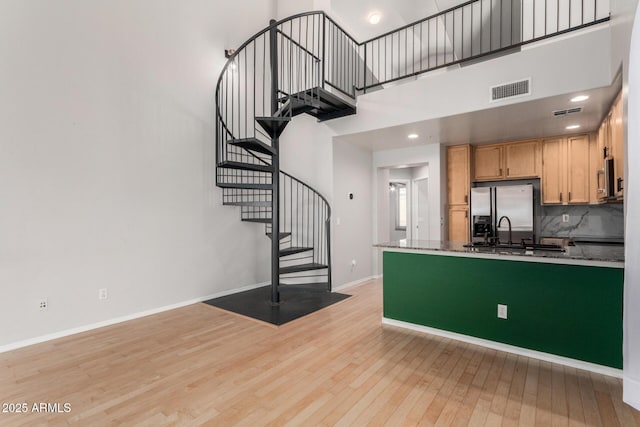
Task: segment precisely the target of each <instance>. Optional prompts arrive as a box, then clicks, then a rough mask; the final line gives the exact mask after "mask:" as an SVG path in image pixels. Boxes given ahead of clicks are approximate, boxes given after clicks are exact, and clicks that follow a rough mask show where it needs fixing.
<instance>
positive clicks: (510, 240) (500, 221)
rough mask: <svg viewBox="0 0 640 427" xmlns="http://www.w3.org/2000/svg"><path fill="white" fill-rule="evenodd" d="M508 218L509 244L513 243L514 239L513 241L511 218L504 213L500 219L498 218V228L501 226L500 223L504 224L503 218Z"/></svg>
mask: <svg viewBox="0 0 640 427" xmlns="http://www.w3.org/2000/svg"><path fill="white" fill-rule="evenodd" d="M503 219H506V220H507V224H508V225H509V244H510V245H512V244H513V241H512V236H511V220H510V219H509V217H508V216H506V215H504V216H501V217H500V219H499V220H498V228H500V224H502V220H503Z"/></svg>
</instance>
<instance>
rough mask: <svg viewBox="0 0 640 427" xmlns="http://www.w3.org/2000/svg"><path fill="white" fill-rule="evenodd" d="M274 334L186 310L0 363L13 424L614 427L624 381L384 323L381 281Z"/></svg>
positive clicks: (627, 411) (206, 309) (0, 418)
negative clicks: (43, 405) (54, 406)
mask: <svg viewBox="0 0 640 427" xmlns="http://www.w3.org/2000/svg"><path fill="white" fill-rule="evenodd" d="M349 293H352V294H353V297H351V298H349V299H347V300H346V301H344V302H341V303H339V304H337V305H334V306H332V307H330V308H328V309H325V310H323V311H320V312H318V313H315V314H313V315H311V316H307V317H306V318H303V319H299V320H297V321H294V322H292V323H290V324H288V325H285V326H283V327H280V328H273V327H269V326H265V325H263V324H260V323H258V322H255V321H251V320H247V319H245V318H242V317H239V316H235V315H231V314H228V313H226V312H223V311H220V310H218V309H215V308H213V307H210V306H207V305H204V304H196V305H192V306H189V307H185V308H181V309H177V310H173V311H170V312H166V313H161V314H158V315H154V316H149V317H146V318H142V319H138V320H134V321H130V322H127V323H123V324H119V325H114V326H111V327H107V328H103V329H100V330H96V331H90V332H87V333H83V334H79V335H75V336H70V337H67V338H63V339H59V340H56V341H51V342H48V343H44V344H39V345H35V346H31V347H28V348H24V349H20V350H16V351H12V352H9V353H4V354H0V402H2V403H22V402H25V403H28V405H32V404H33V403H34V402H36V403H37V402H49V403H55V402H58V403H60V404H63V403H70V404H71V412H69V413H53V414H52V413H49V414H43V413H28V414H6V413H0V425H1V426H14V425H25V426H35V425H51V426H58V425H69V424H75V425H80V426H101V425H147V426H154V427H156V426H163V425H215V426H228V425H245V426H260V425H286V424H288V425H304V426H315V425H344V426H352V425H366V424H369V425H391V426H400V425H416V424H423V425H444V426H448V425H460V426H464V425H474V426H497V425H505V426H506V425H513V426H516V425H518V426H527V425H542V426H550V425H589V426H591V425H622V426H625V427H626V426H640V414H639V413H638V412H637V411H635V410H633V409H631V408H630V407H629V406H627V405H626V404H624V403H623V402H622V399H621V389H622V386H621V381H620V380H618V379H615V378H610V377H605V376H602V375H596V374H591V373H589V372H585V371H580V370H576V369H573V368H567V367H563V366H560V365H554V364H551V363H546V362H540V361H537V360H533V359H528V358H526V357H522V356H515V355H512V354H507V353H502V352H498V351H494V350H489V349H485V348H481V347H477V346H474V345H470V344H463V343H459V342H455V341H452V340H448V339H444V338H438V337H432V336H427V335H421V334H418V333H414V332H409V331H405V330H401V329H396V328H392V327H382V326H381V325H380V320H381V312H382V301H381V300H382V297H381V294H382V292H381V283H380V282H379V281H373V282H370V283H368V284H365V285H362V286H360V287H357V288H354V289H351V290H350V291H349Z"/></svg>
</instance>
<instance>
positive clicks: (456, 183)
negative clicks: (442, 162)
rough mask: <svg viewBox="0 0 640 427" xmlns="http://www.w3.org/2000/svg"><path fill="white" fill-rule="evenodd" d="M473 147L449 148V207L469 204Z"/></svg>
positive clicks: (459, 146) (458, 146)
mask: <svg viewBox="0 0 640 427" xmlns="http://www.w3.org/2000/svg"><path fill="white" fill-rule="evenodd" d="M470 157H471V147H470V146H469V145H457V146H453V147H448V148H447V194H448V196H447V198H448V202H449V206H454V205H467V204H468V203H469V182H470V179H469V166H470V162H471V159H470Z"/></svg>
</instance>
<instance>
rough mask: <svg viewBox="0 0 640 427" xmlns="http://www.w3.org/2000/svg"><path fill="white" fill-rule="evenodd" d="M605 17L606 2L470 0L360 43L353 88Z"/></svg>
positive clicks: (467, 58)
mask: <svg viewBox="0 0 640 427" xmlns="http://www.w3.org/2000/svg"><path fill="white" fill-rule="evenodd" d="M608 19H609V0H472V1H468V2H466V3H462V4H460V5H458V6H456V7H453V8H451V9H448V10H445V11H442V12H440V13H437V14H435V15H433V16H430V17H428V18H424V19H421V20H419V21H416V22H413V23H411V24H408V25H405V26H404V27H401V28H398V29H396V30H393V31H390V32H388V33H386V34H383V35H381V36H377V37H374V38H372V39H370V40H367V41H366V42H364V43H361V44H359V46H358V48H359V49H360V55H361V58H362V61H363V64H361V67H362V70H361V75H360V76H358V79H357V80H358V84H357V85H356V89H357V90H363V91H366V90H367V89H369V88H372V87H376V86H380V85H383V84H385V83H390V82H393V81H396V80H400V79H403V78H406V77H410V76H415V75H418V74H421V73H424V72H427V71H431V70H435V69H438V68H442V67H447V66H450V65H453V64H458V63H461V62H464V61H470V60H473V59H477V58H481V57H483V56H486V55H491V54H496V53H498V52H502V51H505V50H509V49H515V48H517V47H520V46H523V45H525V44H528V43H533V42H536V41H539V40H543V39H546V38H549V37H553V36H557V35H560V34H563V33H567V32H569V31H574V30H578V29H581V28H584V27H587V26H590V25H594V24H598V23H601V22H604V21H607V20H608Z"/></svg>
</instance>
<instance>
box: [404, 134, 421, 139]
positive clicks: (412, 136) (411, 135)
mask: <svg viewBox="0 0 640 427" xmlns="http://www.w3.org/2000/svg"><path fill="white" fill-rule="evenodd" d="M418 136H419V135H418V134H417V133H410V134H409V135H407V138H409V139H416V138H417V137H418Z"/></svg>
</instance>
